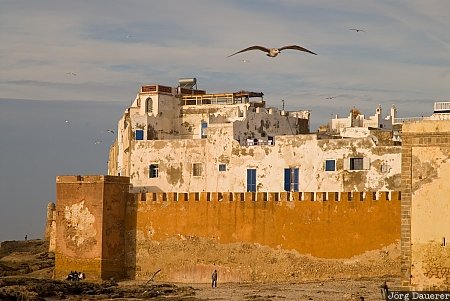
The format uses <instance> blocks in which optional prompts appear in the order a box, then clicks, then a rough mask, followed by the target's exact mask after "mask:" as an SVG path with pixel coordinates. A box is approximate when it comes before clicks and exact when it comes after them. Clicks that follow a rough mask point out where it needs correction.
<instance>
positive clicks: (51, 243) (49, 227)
mask: <svg viewBox="0 0 450 301" xmlns="http://www.w3.org/2000/svg"><path fill="white" fill-rule="evenodd" d="M55 237H56V205H55V203H53V202H50V203H48V205H47V221H46V223H45V235H44V239H45V240H46V241H48V251H49V252H55V248H56V241H55Z"/></svg>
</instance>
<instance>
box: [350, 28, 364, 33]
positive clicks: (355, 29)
mask: <svg viewBox="0 0 450 301" xmlns="http://www.w3.org/2000/svg"><path fill="white" fill-rule="evenodd" d="M349 30H354V31H356V32H360V31H362V32H365V31H364V30H363V29H358V28H350V29H349Z"/></svg>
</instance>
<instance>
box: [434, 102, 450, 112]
mask: <svg viewBox="0 0 450 301" xmlns="http://www.w3.org/2000/svg"><path fill="white" fill-rule="evenodd" d="M439 111H450V102H448V101H443V102H435V103H434V112H435V113H438V112H439Z"/></svg>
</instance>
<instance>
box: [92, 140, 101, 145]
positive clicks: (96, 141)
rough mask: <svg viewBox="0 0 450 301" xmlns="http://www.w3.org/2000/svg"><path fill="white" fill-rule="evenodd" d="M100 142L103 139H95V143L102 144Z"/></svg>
mask: <svg viewBox="0 0 450 301" xmlns="http://www.w3.org/2000/svg"><path fill="white" fill-rule="evenodd" d="M100 143H102V141H101V140H95V141H94V144H100Z"/></svg>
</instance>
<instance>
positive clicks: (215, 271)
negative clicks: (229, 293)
mask: <svg viewBox="0 0 450 301" xmlns="http://www.w3.org/2000/svg"><path fill="white" fill-rule="evenodd" d="M211 280H212V283H211V287H217V270H214V272H213V273H212V275H211Z"/></svg>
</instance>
